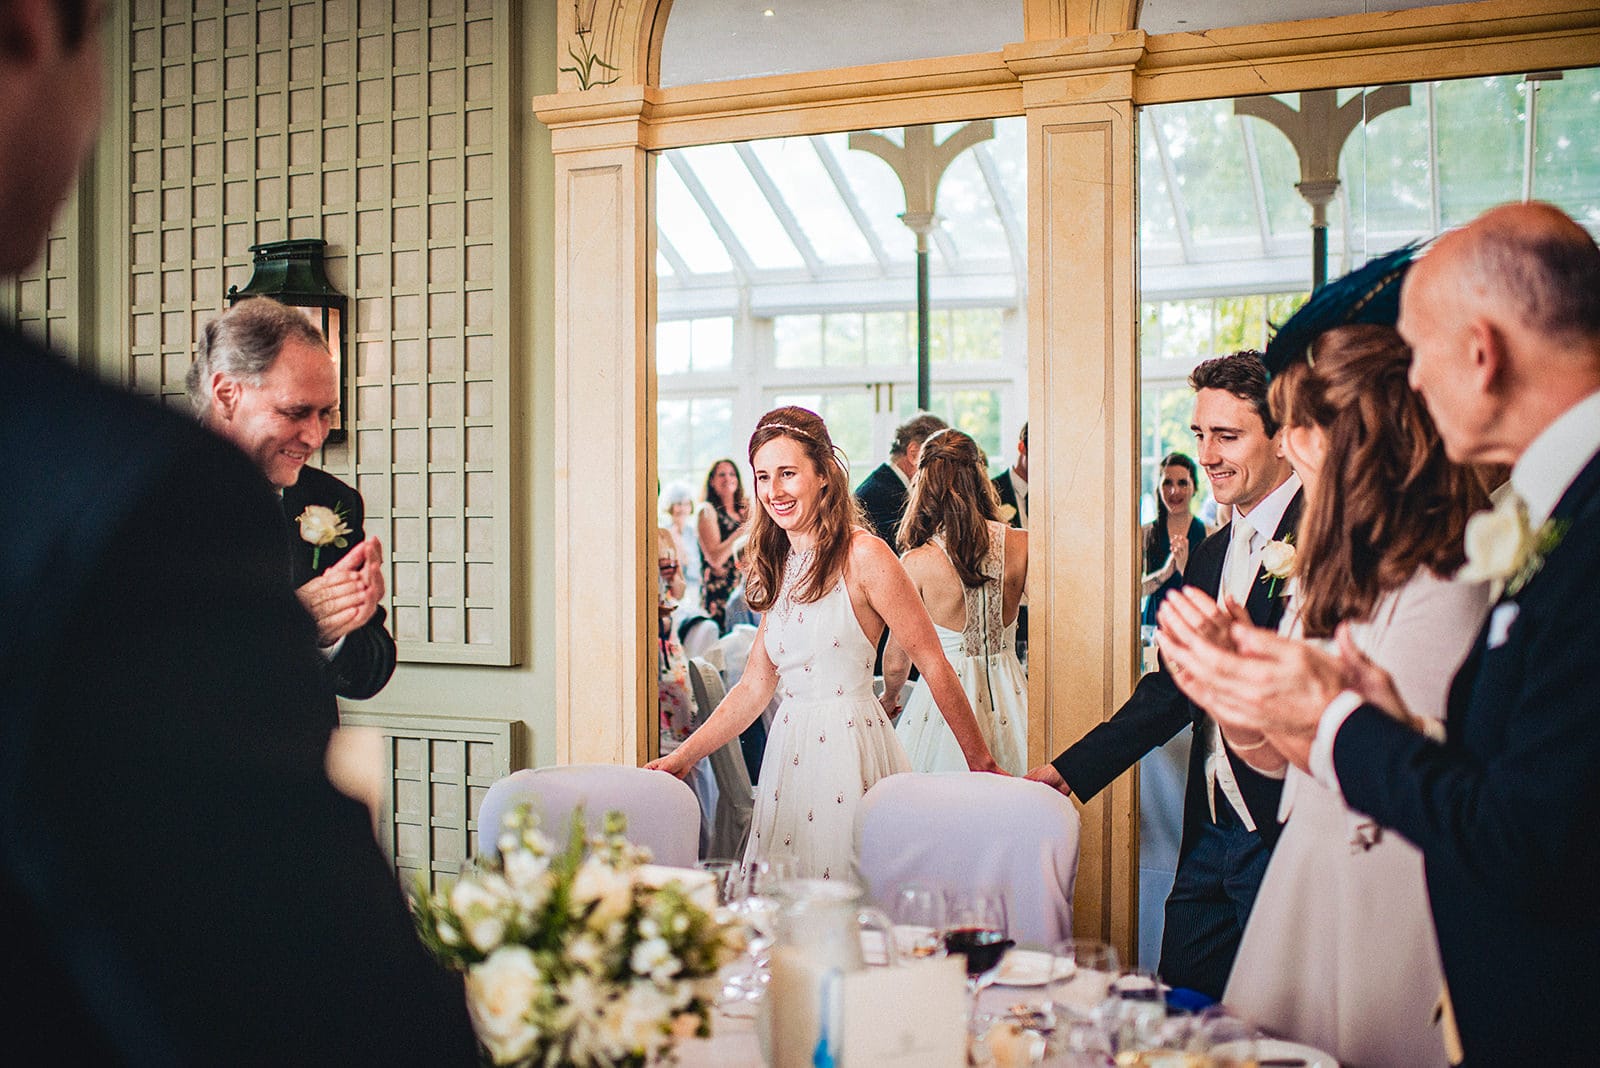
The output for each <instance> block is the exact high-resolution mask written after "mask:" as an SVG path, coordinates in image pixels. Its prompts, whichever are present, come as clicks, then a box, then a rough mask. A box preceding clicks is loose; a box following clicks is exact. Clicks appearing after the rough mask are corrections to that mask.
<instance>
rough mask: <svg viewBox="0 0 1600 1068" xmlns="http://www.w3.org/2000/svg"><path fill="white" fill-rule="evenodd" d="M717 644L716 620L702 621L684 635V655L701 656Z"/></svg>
mask: <svg viewBox="0 0 1600 1068" xmlns="http://www.w3.org/2000/svg"><path fill="white" fill-rule="evenodd" d="M716 644H717V623H716V620H714V619H702V620H700V622H698V623H696V624H695V625H694V626H692V627H690V628H689V629H688V630H687V631H685V632H684V635H683V655H684V656H700V655H701V654H703V653H704V652H705V651H706V650H707V649H710V648H711V647H712V646H714V645H716Z"/></svg>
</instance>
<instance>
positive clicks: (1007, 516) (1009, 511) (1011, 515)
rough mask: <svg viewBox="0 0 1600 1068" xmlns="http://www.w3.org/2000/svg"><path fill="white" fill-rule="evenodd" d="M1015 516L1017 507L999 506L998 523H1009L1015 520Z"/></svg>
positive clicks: (1009, 505)
mask: <svg viewBox="0 0 1600 1068" xmlns="http://www.w3.org/2000/svg"><path fill="white" fill-rule="evenodd" d="M1016 516H1017V506H1016V505H1014V504H1002V505H1001V506H1000V522H1002V523H1009V522H1011V521H1012V520H1013V519H1015V518H1016Z"/></svg>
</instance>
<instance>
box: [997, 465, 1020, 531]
mask: <svg viewBox="0 0 1600 1068" xmlns="http://www.w3.org/2000/svg"><path fill="white" fill-rule="evenodd" d="M989 481H990V482H992V483H994V491H995V493H997V494H998V495H999V496H1000V505H1001V511H1004V510H1005V506H1006V505H1008V504H1009V505H1010V506H1011V519H1010V521H1009V522H1010V523H1011V525H1012V526H1014V527H1016V528H1017V529H1019V530H1020V529H1021V528H1022V506H1021V505H1020V504H1019V503H1018V502H1017V487H1015V486H1013V485H1012V484H1011V468H1009V467H1008V468H1006V469H1005V470H1004V471H1002V472H1000V473H999V474H998V475H996V476H995V477H994V478H991V479H990V480H989Z"/></svg>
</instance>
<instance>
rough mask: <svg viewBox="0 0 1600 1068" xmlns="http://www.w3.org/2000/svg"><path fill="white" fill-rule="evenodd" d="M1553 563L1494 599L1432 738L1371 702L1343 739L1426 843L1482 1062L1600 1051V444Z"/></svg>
mask: <svg viewBox="0 0 1600 1068" xmlns="http://www.w3.org/2000/svg"><path fill="white" fill-rule="evenodd" d="M1551 518H1552V520H1553V521H1555V522H1561V521H1566V522H1568V523H1570V526H1568V527H1567V529H1566V531H1565V534H1564V536H1563V537H1562V539H1561V542H1560V544H1559V545H1558V546H1556V548H1555V549H1554V550H1552V551H1551V552H1550V553H1549V555H1548V557H1547V558H1546V560H1545V562H1544V566H1543V568H1542V569H1541V570H1540V571H1539V572H1538V573H1537V574H1536V575H1534V577H1533V578H1532V579H1531V580H1530V581H1529V582H1528V583H1527V585H1526V586H1525V587H1523V589H1522V590H1521V591H1519V592H1518V593H1517V594H1516V595H1515V596H1514V597H1508V598H1505V599H1503V600H1502V601H1501V602H1500V604H1499V605H1497V606H1496V608H1495V609H1494V611H1493V612H1491V614H1490V619H1489V622H1488V623H1486V624H1485V626H1484V629H1483V632H1482V633H1481V634H1480V635H1479V636H1478V641H1477V644H1476V645H1475V646H1474V648H1473V651H1472V653H1471V654H1470V655H1469V656H1468V657H1467V660H1466V663H1464V664H1463V665H1462V666H1461V669H1460V671H1458V672H1457V673H1456V678H1455V682H1454V683H1453V684H1452V686H1451V689H1450V703H1449V709H1448V718H1447V720H1446V728H1447V739H1448V740H1447V741H1446V742H1445V743H1444V744H1443V745H1436V744H1434V743H1432V742H1429V741H1427V740H1426V739H1424V738H1423V737H1421V736H1420V735H1418V734H1416V733H1414V732H1412V731H1410V730H1408V729H1407V728H1405V727H1403V726H1402V725H1400V724H1399V723H1398V722H1396V721H1395V720H1393V719H1391V718H1389V717H1388V716H1386V715H1384V714H1383V713H1382V712H1380V711H1378V710H1377V709H1374V708H1370V707H1363V708H1358V709H1357V710H1356V711H1355V712H1353V713H1352V714H1351V715H1350V718H1349V719H1347V720H1346V721H1345V723H1344V726H1343V727H1342V728H1341V729H1340V730H1339V733H1338V735H1337V737H1336V739H1335V742H1334V751H1333V753H1334V766H1335V769H1336V770H1337V772H1338V776H1339V784H1340V787H1341V788H1342V789H1343V791H1344V796H1345V800H1346V801H1347V802H1349V804H1350V805H1351V806H1353V807H1354V808H1357V809H1359V810H1361V811H1362V812H1366V813H1368V814H1369V815H1371V816H1373V817H1374V818H1376V819H1377V820H1378V821H1380V822H1381V823H1383V824H1385V825H1387V826H1389V827H1393V828H1394V829H1396V830H1398V831H1399V832H1400V833H1401V834H1403V835H1405V836H1406V837H1407V838H1409V839H1410V840H1411V841H1412V842H1414V843H1415V844H1416V845H1417V846H1418V848H1420V849H1421V850H1422V854H1423V858H1424V860H1425V863H1426V869H1427V877H1428V893H1429V897H1430V899H1431V901H1432V904H1433V915H1434V920H1435V923H1436V924H1437V926H1438V930H1439V949H1440V955H1441V957H1442V958H1443V962H1444V972H1445V980H1446V982H1447V983H1448V984H1449V987H1450V995H1451V999H1452V1001H1453V1003H1454V1006H1455V1010H1456V1019H1457V1021H1458V1024H1459V1026H1460V1029H1461V1038H1462V1044H1463V1046H1464V1048H1465V1051H1466V1054H1467V1059H1468V1062H1469V1063H1470V1064H1473V1065H1508V1064H1562V1065H1567V1064H1593V1063H1595V1061H1596V1059H1597V1058H1600V1012H1596V1011H1595V996H1596V991H1597V990H1600V911H1597V910H1596V909H1595V897H1596V894H1597V893H1600V696H1597V690H1596V682H1595V671H1596V666H1597V664H1600V654H1597V652H1596V650H1600V456H1594V457H1591V458H1590V459H1589V462H1588V464H1587V466H1585V468H1584V469H1583V471H1582V473H1581V474H1579V476H1578V477H1577V479H1576V480H1574V482H1573V483H1572V484H1571V485H1570V486H1569V487H1568V488H1567V491H1566V493H1565V494H1564V495H1563V496H1562V498H1561V500H1560V502H1559V503H1558V504H1557V506H1556V509H1555V511H1554V513H1553V515H1552V517H1551Z"/></svg>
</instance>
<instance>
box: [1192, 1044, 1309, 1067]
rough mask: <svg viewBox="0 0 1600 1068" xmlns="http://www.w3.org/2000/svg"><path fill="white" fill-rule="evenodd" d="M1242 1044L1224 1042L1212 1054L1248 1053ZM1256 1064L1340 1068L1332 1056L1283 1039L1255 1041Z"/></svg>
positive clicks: (1236, 1054)
mask: <svg viewBox="0 0 1600 1068" xmlns="http://www.w3.org/2000/svg"><path fill="white" fill-rule="evenodd" d="M1244 1045H1245V1043H1242V1042H1224V1043H1222V1044H1221V1045H1220V1046H1216V1047H1215V1048H1214V1049H1213V1050H1212V1052H1213V1053H1220V1054H1224V1055H1233V1056H1238V1055H1239V1054H1241V1053H1245V1052H1247V1051H1246V1050H1245V1049H1243V1048H1242V1047H1243V1046H1244ZM1255 1051H1256V1063H1257V1064H1261V1065H1267V1064H1273V1065H1274V1068H1302V1066H1303V1068H1339V1062H1338V1061H1336V1060H1334V1059H1333V1057H1332V1056H1330V1055H1329V1054H1326V1053H1324V1052H1322V1051H1321V1050H1320V1049H1316V1048H1314V1047H1312V1046H1303V1045H1301V1044H1300V1043H1298V1042H1286V1041H1284V1040H1283V1039H1281V1038H1258V1039H1256V1041H1255Z"/></svg>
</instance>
